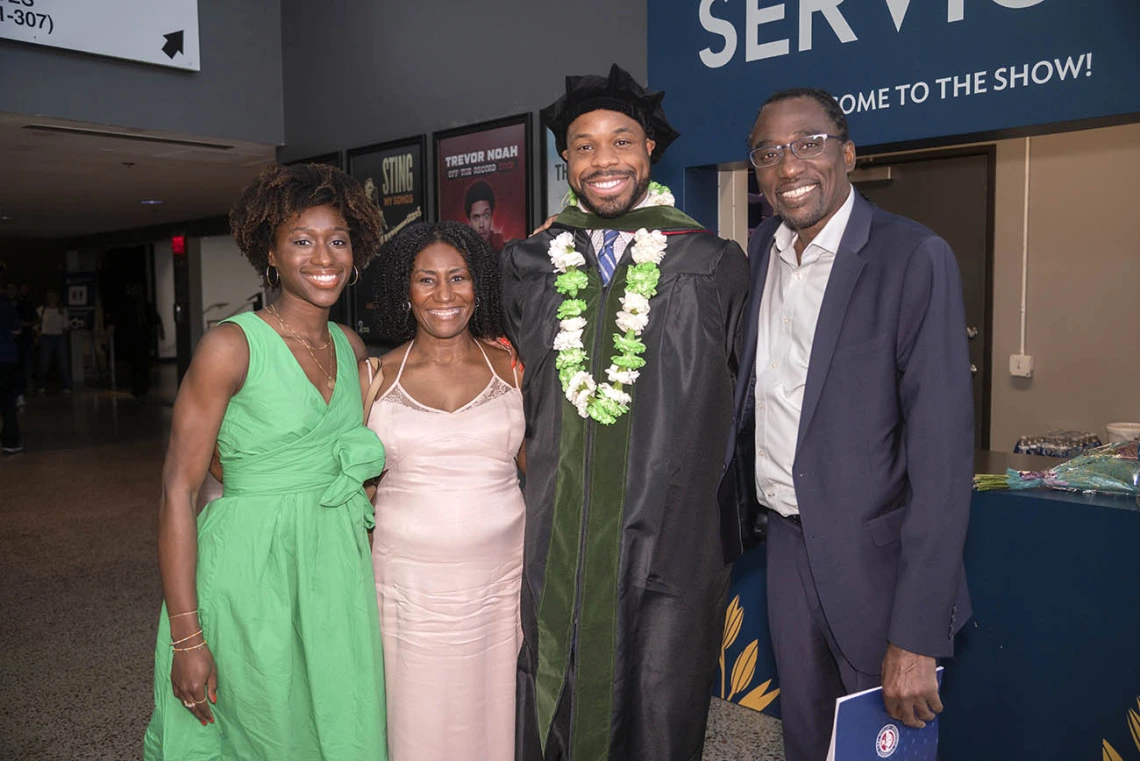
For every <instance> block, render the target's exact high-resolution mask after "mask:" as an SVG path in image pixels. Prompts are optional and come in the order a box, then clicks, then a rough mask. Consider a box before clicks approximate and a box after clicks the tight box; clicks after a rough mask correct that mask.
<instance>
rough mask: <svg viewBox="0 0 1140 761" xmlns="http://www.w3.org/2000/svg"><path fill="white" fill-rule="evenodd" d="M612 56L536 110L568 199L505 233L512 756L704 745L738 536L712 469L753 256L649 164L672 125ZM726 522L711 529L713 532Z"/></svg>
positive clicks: (692, 750) (654, 751)
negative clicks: (515, 668) (512, 478)
mask: <svg viewBox="0 0 1140 761" xmlns="http://www.w3.org/2000/svg"><path fill="white" fill-rule="evenodd" d="M663 95H664V94H663V93H660V92H649V91H647V90H646V89H645V88H643V87H641V86H640V85H639V84H638V83H637V82H635V81H634V80H633V78H632V77H631V76H630V75H629V74H628V73H627V72H625V71H623V70H622V69H620V68H618V67H617V66H614V67H613V68H612V69H611V71H610V74H609V76H608V77H600V76H582V77H567V79H566V93H565V94H564V95H563V96H562V97H561V98H559V99H558V100H557V101H556V102H555V103H554V104H552V105H551V106H549V107H548V108H546V109H543V111H542V114H541V116H542V120H543V123H544V124H545V125H546V126H547V127H549V128H550V129H551V131H552V132H553V133H554V137H555V140H556V143H557V147H558V149H559V151H560V152H561V153H562V156H563V158H565V159H566V162H567V167H568V174H569V181H570V187H571V189H572V190H573V196H572V198H571V205H570V206H569V207H567V208H566V209H564V210H563V211H562V213H561V214H559V215H558V217H557V218H556V219H555V221H554V222H553V224H551V225H550V226H549V227H548V229H546V230H544V231H542V232H540V233H538V234H536V235H534V236H532V237H530V238H528V239H527V240H525V241H519V242H515V243H512V244H508V246H507V248H506V249H505V251H504V253H503V269H502V272H503V308H504V311H505V314H506V324H507V332H508V336H509V338H510V339H511V341H513V342H514V344H515V346H516V347H517V348H518V351H519V354H520V356H521V359H522V361H523V363H524V365H525V366H526V378H525V381H524V384H523V386H524V387H523V393H524V399H525V409H526V416H527V435H526V462H527V477H526V487H525V497H526V507H527V527H526V548H525V562H524V575H523V584H522V601H521V611H522V624H523V633H524V639H525V641H524V644H523V648H522V652H521V654H520V657H519V678H518V700H517V711H518V728H517V738H518V744H517V754H516V756H517V758H518V759H520V760H521V761H563V760H567V761H601V760H603V759H612V760H613V761H619V760H620V761H627V760H633V759H636V760H637V761H689V760H690V759H692V760H693V761H697V760H699V758H700V756H701V749H702V745H703V743H704V733H705V724H706V718H707V712H708V706H709V695H710V692H711V687H712V682H713V675H714V672H715V670H716V663H717V658H718V655H719V647H720V640H721V634H722V632H723V626H724V604H725V594H726V591H727V586H728V579H729V571H728V567H727V566H726V557H728V558H731V557H733V556H734V554H735V553H736V552H737V551H738V547H739V542H740V536H739V534H740V531H739V529H738V525H739V524H738V523H737V521H736V519H735V517H734V516H731V517H726V519H725V520H722V517H721V515H720V513H719V512H718V507H717V498H716V492H717V485H718V483H719V481H720V475H721V467H722V459H723V454H724V451H725V445H726V442H727V441H728V435H729V430H730V428H731V425H732V389H733V382H734V376H735V372H736V364H735V356H736V352H735V342H736V339H737V332H738V331H739V330H740V328H741V316H742V310H743V309H744V306H745V299H746V289H747V280H748V266H747V262H746V260H745V258H744V254H743V252H742V251H741V249H740V247H739V246H737V245H736V244H735V243H732V242H730V241H726V240H722V239H720V238H718V237H716V236H715V235H712V234H710V233H709V232H707V231H705V230H703V229H701V225H700V224H699V223H697V222H696V221H694V220H693V219H691V218H689V217H688V216H686V215H685V214H683V213H682V212H680V211H679V210H677V209H675V208H674V207H673V197H672V195H671V194H670V193H669V191H668V189H667V188H665V187H663V186H660V185H657V184H655V183H650V180H649V167H650V163H651V162H653V161H655V160H656V159H658V158H660V156H661V154H662V152H663V151H664V150H665V148H666V147H667V146H668V145H669V143H670V142H672V141H673V140H674V139H675V138H676V137H677V133H676V132H675V131H674V130H673V129H672V128H671V127H670V126H669V124H668V122H667V121H666V120H665V114H664V112H663V110H662V107H661V100H662V98H663ZM722 527H723V530H722Z"/></svg>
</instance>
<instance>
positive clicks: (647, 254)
mask: <svg viewBox="0 0 1140 761" xmlns="http://www.w3.org/2000/svg"><path fill="white" fill-rule="evenodd" d="M668 245H669V239H668V238H666V237H665V233H663V232H661V231H660V230H653V231H652V232H651V231H649V230H646V229H645V228H644V227H643V228H641V229H640V230H638V231H637V232H635V233H634V234H633V248H632V249H630V255H631V256H632V257H633V260H634V261H635V262H637V263H638V264H645V263H646V262H653V263H654V264H660V263H661V260H662V259H664V258H665V247H666V246H668Z"/></svg>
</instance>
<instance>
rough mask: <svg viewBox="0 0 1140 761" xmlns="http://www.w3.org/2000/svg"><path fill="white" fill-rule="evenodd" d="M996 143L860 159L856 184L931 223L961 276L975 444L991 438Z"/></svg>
mask: <svg viewBox="0 0 1140 761" xmlns="http://www.w3.org/2000/svg"><path fill="white" fill-rule="evenodd" d="M994 158H995V150H994V147H993V146H983V147H981V148H977V149H967V150H964V151H939V152H930V153H919V154H915V155H913V156H896V157H890V158H882V159H879V158H876V157H874V156H871V157H868V158H866V159H863V160H861V161H860V162H859V163H858V165H857V167H856V170H855V172H853V173H852V177H851V179H852V181H853V182H854V183H855V185H856V187H857V188H858V189H859V192H861V193H862V194H863V195H864V196H865V197H866V198H867V199H868V200H870V201H871V202H872V203H874V204H875V205H877V206H879V207H881V208H883V209H886V210H887V211H890V212H893V213H895V214H900V215H902V216H904V217H909V218H910V219H913V220H915V221H916V222H919V223H920V224H923V225H925V226H926V227H929V228H930V229H931V230H933V231H934V232H935V233H936V234H938V236H939V237H941V238H942V239H943V240H945V241H946V242H947V243H949V244H950V248H951V249H953V251H954V256H955V257H956V258H957V260H958V269H959V270H960V271H961V274H962V295H963V299H964V301H965V307H966V326H967V327H966V335H967V337H968V339H969V347H970V372H971V373H972V375H973V384H974V446H975V448H977V449H988V448H989V438H990V386H991V380H992V370H993V368H992V363H991V362H990V357H991V344H992V335H991V333H992V331H991V323H992V320H993V314H992V313H993V227H994V220H993V208H994V201H993V193H994Z"/></svg>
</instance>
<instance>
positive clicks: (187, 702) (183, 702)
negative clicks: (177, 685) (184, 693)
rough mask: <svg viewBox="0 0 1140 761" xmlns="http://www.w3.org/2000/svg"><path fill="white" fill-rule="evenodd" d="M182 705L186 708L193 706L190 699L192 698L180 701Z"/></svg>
mask: <svg viewBox="0 0 1140 761" xmlns="http://www.w3.org/2000/svg"><path fill="white" fill-rule="evenodd" d="M182 705H184V706H186V707H187V708H193V707H194V701H192V700H183V701H182Z"/></svg>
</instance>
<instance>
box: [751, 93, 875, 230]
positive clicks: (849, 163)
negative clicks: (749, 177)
mask: <svg viewBox="0 0 1140 761" xmlns="http://www.w3.org/2000/svg"><path fill="white" fill-rule="evenodd" d="M836 131H837V127H836V125H835V124H833V123H832V121H831V119H830V118H829V117H828V115H827V112H826V111H824V109H823V106H821V105H820V104H819V103H817V102H816V101H815V100H813V99H812V98H790V99H788V100H781V101H777V102H775V103H770V104H768V105H767V106H765V107H764V109H763V110H762V111H761V112H760V116H759V118H757V120H756V125H755V126H754V127H753V128H752V134H751V136H750V138H749V144H750V145H751V147H752V148H759V147H761V146H765V145H784V144H786V143H790V142H792V141H793V140H796V139H798V138H801V137H805V136H807V135H818V134H832V135H834V134H835V133H836ZM854 168H855V144H854V143H852V142H851V141H850V140H847V141H839V140H828V141H827V145H826V147H825V149H824V151H823V153H822V154H821V155H819V156H817V157H815V158H811V159H801V158H799V157H797V156H796V155H795V154H793V153H792V151H791V149H790V148H785V149H784V155H783V157H782V158H781V159H780V161H779V163H777V164H775V165H774V166H770V167H762V168H761V167H758V168H757V169H756V181H757V182H758V183H759V185H760V191H761V192H762V193H763V194H764V197H765V198H767V199H768V203H770V204H772V208H773V209H774V210H775V211H776V213H777V214H779V215H780V217H781V218H782V219H783V220H784V222H785V223H786V224H787V225H788V227H790V228H791V229H793V230H795V231H796V232H798V233H799V236H800V240H801V241H803V242H804V243H805V244H806V243H807V242H810V241H811V240H812V238H814V237H815V236H816V235H817V234H818V233H819V231H820V230H822V229H823V226H824V225H826V224H827V221H828V220H829V219H831V217H832V216H833V215H834V214H835V212H836V211H838V210H839V208H840V207H841V206H842V205H843V202H844V201H846V200H847V195H848V193H850V192H851V183H850V182H849V181H848V179H847V173H848V172H850V171H851V170H852V169H854Z"/></svg>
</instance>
